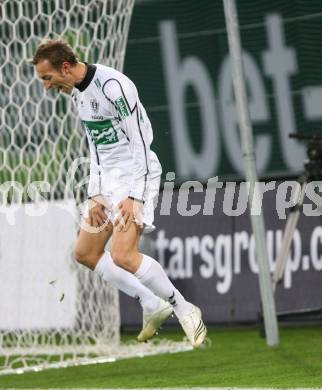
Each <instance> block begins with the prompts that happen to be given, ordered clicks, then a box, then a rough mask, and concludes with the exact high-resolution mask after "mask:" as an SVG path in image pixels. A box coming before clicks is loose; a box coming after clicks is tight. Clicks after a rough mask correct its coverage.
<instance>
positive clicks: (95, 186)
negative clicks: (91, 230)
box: [85, 129, 107, 227]
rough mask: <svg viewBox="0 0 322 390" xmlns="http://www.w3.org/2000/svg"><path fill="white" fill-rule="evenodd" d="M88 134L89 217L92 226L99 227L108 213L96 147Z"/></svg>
mask: <svg viewBox="0 0 322 390" xmlns="http://www.w3.org/2000/svg"><path fill="white" fill-rule="evenodd" d="M85 131H86V129H85ZM86 135H87V140H88V144H89V149H90V157H91V162H90V171H89V182H88V188H87V194H88V218H89V223H90V225H91V226H95V227H99V226H102V225H103V224H104V223H105V222H106V221H107V215H106V213H105V205H104V198H103V197H102V195H101V185H100V172H99V167H98V162H97V161H96V158H97V157H96V147H95V145H94V142H93V140H92V139H91V137H90V135H89V134H88V132H87V131H86Z"/></svg>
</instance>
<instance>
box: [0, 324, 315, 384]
mask: <svg viewBox="0 0 322 390" xmlns="http://www.w3.org/2000/svg"><path fill="white" fill-rule="evenodd" d="M280 334H281V344H280V346H279V347H276V348H269V347H267V345H266V342H265V340H264V339H262V338H260V337H259V332H258V330H257V329H256V328H249V327H247V328H241V329H236V328H222V329H216V328H213V329H210V330H209V339H210V340H211V345H210V346H208V347H207V348H204V349H200V350H194V351H191V352H184V353H179V354H172V355H161V356H153V357H145V358H135V359H129V360H122V361H118V362H114V363H107V364H98V365H90V366H82V367H71V368H64V369H52V370H47V371H43V372H39V373H26V374H22V375H10V376H0V388H16V389H21V388H43V389H46V388H74V389H75V388H83V389H84V388H120V387H123V388H136V387H138V388H143V387H144V388H147V387H150V388H154V387H262V388H263V387H264V388H265V387H267V388H276V387H279V388H291V387H293V388H295V387H296V388H302V387H321V386H322V328H321V326H310V327H288V328H287V327H284V328H282V329H281V332H280ZM161 336H162V337H167V338H169V339H170V338H171V339H176V340H180V339H181V338H182V332H181V331H178V332H175V331H164V332H162V335H161ZM134 337H135V335H134V334H133V335H127V336H125V339H128V338H134Z"/></svg>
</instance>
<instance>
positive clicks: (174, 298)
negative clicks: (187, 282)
mask: <svg viewBox="0 0 322 390" xmlns="http://www.w3.org/2000/svg"><path fill="white" fill-rule="evenodd" d="M134 275H135V276H136V277H137V278H138V279H139V280H140V282H141V283H142V284H144V285H145V286H146V287H148V288H149V289H150V290H151V291H153V292H154V294H155V295H157V296H158V297H160V298H162V299H164V300H165V301H168V302H170V304H171V305H172V306H173V309H174V312H175V313H176V316H177V317H178V318H179V319H180V318H182V317H183V316H185V315H186V314H189V313H190V312H191V310H192V304H191V303H189V302H187V301H186V300H185V299H184V297H183V295H182V294H181V293H180V292H179V291H178V290H177V289H176V288H175V287H174V285H173V284H172V283H171V281H170V279H169V278H168V276H167V274H166V273H165V271H164V269H163V268H162V267H161V265H160V264H159V263H158V262H157V261H156V260H154V259H152V257H150V256H147V255H143V258H142V262H141V264H140V266H139V268H138V270H137V271H136V273H135V274H134Z"/></svg>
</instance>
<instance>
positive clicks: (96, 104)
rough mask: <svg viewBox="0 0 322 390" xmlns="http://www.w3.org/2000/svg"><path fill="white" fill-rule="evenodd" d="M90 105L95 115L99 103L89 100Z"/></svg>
mask: <svg viewBox="0 0 322 390" xmlns="http://www.w3.org/2000/svg"><path fill="white" fill-rule="evenodd" d="M90 103H91V109H92V111H93V112H94V113H97V112H98V107H99V103H98V101H97V100H96V99H91V100H90Z"/></svg>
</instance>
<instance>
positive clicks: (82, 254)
mask: <svg viewBox="0 0 322 390" xmlns="http://www.w3.org/2000/svg"><path fill="white" fill-rule="evenodd" d="M101 256H102V253H101V254H100V253H93V252H91V251H84V250H82V249H80V248H77V246H76V247H75V249H74V258H75V260H76V261H77V262H78V263H80V264H82V265H85V266H86V267H88V268H91V269H94V268H95V266H96V264H97V262H98V260H99V259H100V257H101Z"/></svg>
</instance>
